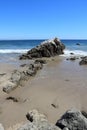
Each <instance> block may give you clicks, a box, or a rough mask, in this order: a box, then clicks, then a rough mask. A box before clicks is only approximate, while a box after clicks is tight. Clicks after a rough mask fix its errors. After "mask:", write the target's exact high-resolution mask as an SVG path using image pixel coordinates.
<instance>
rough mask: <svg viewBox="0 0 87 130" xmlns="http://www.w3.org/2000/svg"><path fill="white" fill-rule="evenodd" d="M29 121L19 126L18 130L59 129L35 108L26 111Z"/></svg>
mask: <svg viewBox="0 0 87 130" xmlns="http://www.w3.org/2000/svg"><path fill="white" fill-rule="evenodd" d="M26 116H27V119H28V120H29V123H27V124H25V125H23V126H21V127H20V128H19V129H18V130H60V128H58V127H56V126H55V125H53V124H50V123H49V122H48V120H47V118H46V116H45V115H43V114H40V113H38V111H37V110H32V111H30V112H29V113H27V115H26Z"/></svg>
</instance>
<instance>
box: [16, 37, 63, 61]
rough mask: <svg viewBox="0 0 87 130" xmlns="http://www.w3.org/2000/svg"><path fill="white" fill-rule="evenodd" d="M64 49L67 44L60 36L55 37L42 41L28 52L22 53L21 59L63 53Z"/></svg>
mask: <svg viewBox="0 0 87 130" xmlns="http://www.w3.org/2000/svg"><path fill="white" fill-rule="evenodd" d="M64 49H65V45H64V44H62V43H61V41H60V40H59V39H58V38H55V39H52V40H47V41H44V42H42V43H41V44H40V45H38V46H36V47H35V48H33V49H31V50H29V51H28V52H27V54H23V55H21V56H20V58H19V59H20V60H22V59H31V58H42V57H51V56H55V55H60V54H63V50H64Z"/></svg>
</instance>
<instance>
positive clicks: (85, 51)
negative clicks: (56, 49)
mask: <svg viewBox="0 0 87 130" xmlns="http://www.w3.org/2000/svg"><path fill="white" fill-rule="evenodd" d="M61 41H62V43H64V44H65V46H66V49H65V51H64V52H65V56H69V55H70V53H71V52H72V53H74V54H75V55H80V56H87V40H61ZM77 43H79V44H80V45H77Z"/></svg>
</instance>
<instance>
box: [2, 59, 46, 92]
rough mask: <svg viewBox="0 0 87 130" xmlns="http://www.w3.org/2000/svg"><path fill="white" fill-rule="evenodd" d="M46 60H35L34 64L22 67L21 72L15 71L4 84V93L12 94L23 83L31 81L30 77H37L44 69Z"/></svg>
mask: <svg viewBox="0 0 87 130" xmlns="http://www.w3.org/2000/svg"><path fill="white" fill-rule="evenodd" d="M44 63H46V61H45V60H40V59H39V60H35V61H34V62H33V63H31V64H29V65H25V66H21V67H22V68H20V69H19V70H14V71H13V72H12V73H11V75H10V77H9V78H8V80H7V81H6V82H5V83H4V84H3V91H4V92H6V93H9V92H11V91H12V90H14V89H15V88H17V87H18V86H19V85H20V83H21V81H23V80H27V79H29V77H31V76H34V75H36V73H37V72H38V70H40V69H42V67H43V64H44Z"/></svg>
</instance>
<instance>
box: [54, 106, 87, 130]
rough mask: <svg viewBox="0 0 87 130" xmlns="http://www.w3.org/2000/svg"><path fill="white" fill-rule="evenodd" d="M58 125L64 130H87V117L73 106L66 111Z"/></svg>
mask: <svg viewBox="0 0 87 130" xmlns="http://www.w3.org/2000/svg"><path fill="white" fill-rule="evenodd" d="M56 126H58V127H60V128H61V129H63V130H65V128H68V129H69V130H87V118H85V116H83V114H82V113H81V112H80V111H79V110H77V109H75V108H73V109H71V110H68V111H66V113H65V114H64V115H63V116H62V117H61V119H59V120H58V121H57V123H56Z"/></svg>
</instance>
